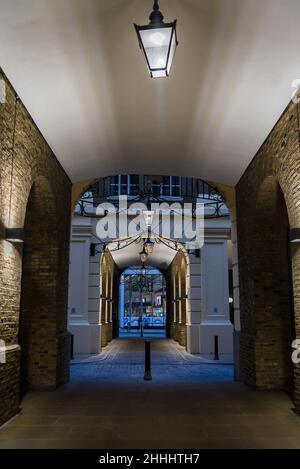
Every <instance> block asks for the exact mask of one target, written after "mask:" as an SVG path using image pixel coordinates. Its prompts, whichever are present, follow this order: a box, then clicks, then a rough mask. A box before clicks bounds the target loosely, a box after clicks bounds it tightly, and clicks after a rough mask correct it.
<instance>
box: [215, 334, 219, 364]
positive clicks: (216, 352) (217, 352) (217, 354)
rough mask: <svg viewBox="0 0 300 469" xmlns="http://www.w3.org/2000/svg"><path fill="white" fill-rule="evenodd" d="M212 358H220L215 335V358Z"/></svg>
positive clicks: (217, 340)
mask: <svg viewBox="0 0 300 469" xmlns="http://www.w3.org/2000/svg"><path fill="white" fill-rule="evenodd" d="M214 360H220V358H219V337H218V336H217V335H215V358H214Z"/></svg>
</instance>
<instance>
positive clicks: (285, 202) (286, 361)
mask: <svg viewBox="0 0 300 469" xmlns="http://www.w3.org/2000/svg"><path fill="white" fill-rule="evenodd" d="M298 115H299V113H298V109H297V105H295V104H293V103H290V105H289V106H288V107H287V109H286V110H285V112H284V113H283V115H282V116H281V118H280V119H279V121H278V122H277V124H276V125H275V127H274V129H273V130H272V131H271V133H270V134H269V136H268V138H267V139H266V141H265V142H264V144H263V145H262V147H261V148H260V150H259V151H258V153H257V155H256V156H255V158H254V159H253V161H252V162H251V164H250V166H249V167H248V169H247V170H246V172H245V173H244V175H243V177H242V178H241V180H240V181H239V183H238V184H237V187H236V193H237V225H238V249H239V273H240V314H241V334H240V360H241V363H240V365H241V366H240V369H241V379H242V380H243V381H245V382H246V383H249V384H251V385H253V386H256V387H258V388H283V387H287V386H289V384H290V381H291V379H292V378H293V377H292V375H293V371H294V378H293V382H294V390H295V401H296V405H297V407H298V408H299V407H300V393H299V389H300V367H299V366H297V367H294V370H293V369H292V363H291V340H292V335H293V332H292V330H293V326H295V330H296V336H297V338H300V247H299V246H291V245H289V242H288V230H289V228H294V227H300V152H299V133H298V129H299V122H298ZM290 262H291V270H292V272H291V274H292V275H291V276H292V281H289V277H290V273H289V270H290V269H289V264H290ZM292 291H294V295H293V293H292ZM293 302H294V315H295V317H294V318H293V319H292V320H291V310H292V303H293Z"/></svg>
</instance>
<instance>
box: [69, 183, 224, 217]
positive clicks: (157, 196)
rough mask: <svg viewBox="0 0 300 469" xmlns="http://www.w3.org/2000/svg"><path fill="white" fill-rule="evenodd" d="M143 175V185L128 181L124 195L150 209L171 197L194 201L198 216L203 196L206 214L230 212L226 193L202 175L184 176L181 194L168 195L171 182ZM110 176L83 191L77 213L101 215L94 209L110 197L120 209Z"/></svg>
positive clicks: (222, 215)
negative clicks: (198, 208) (197, 177)
mask: <svg viewBox="0 0 300 469" xmlns="http://www.w3.org/2000/svg"><path fill="white" fill-rule="evenodd" d="M144 178H145V184H144V185H143V186H140V187H139V186H138V185H137V184H134V185H132V186H131V185H130V184H129V185H128V190H127V193H126V194H124V192H122V194H123V195H127V196H128V201H129V202H130V203H136V202H141V203H144V204H145V205H146V206H147V209H149V210H150V209H151V204H153V203H164V202H172V201H176V202H177V203H180V204H184V203H192V204H193V205H194V207H193V216H195V211H196V202H197V200H200V201H201V202H202V203H203V204H204V207H205V218H221V217H227V216H228V209H227V206H226V202H225V199H224V198H223V196H222V195H221V194H220V193H219V192H218V190H217V189H216V188H214V187H212V186H211V185H210V184H208V183H207V182H205V181H203V180H201V179H192V178H182V182H181V190H180V191H178V192H180V193H181V195H178V196H177V195H175V196H174V195H169V194H171V192H172V191H171V188H170V186H169V185H166V184H164V182H160V183H157V182H156V181H153V179H152V178H151V177H146V176H145V177H144ZM109 179H110V178H106V179H105V180H102V181H101V183H100V182H98V183H96V184H94V186H92V187H91V188H90V189H89V190H88V191H87V192H85V194H83V196H82V197H81V198H80V200H79V201H78V203H77V205H76V208H75V213H76V215H79V216H83V217H91V218H93V217H96V218H99V216H98V215H96V213H93V212H95V210H94V208H95V207H97V206H98V205H100V204H102V203H104V202H107V201H108V202H110V203H111V204H113V205H114V206H115V207H116V214H117V215H118V214H119V213H121V212H120V211H119V210H118V209H119V199H118V198H117V194H114V195H111V192H110V188H109V185H107V184H106V181H109ZM124 186H125V184H124ZM125 187H126V186H125ZM178 187H179V186H178ZM166 189H167V190H166ZM105 215H106V213H104V215H103V216H105Z"/></svg>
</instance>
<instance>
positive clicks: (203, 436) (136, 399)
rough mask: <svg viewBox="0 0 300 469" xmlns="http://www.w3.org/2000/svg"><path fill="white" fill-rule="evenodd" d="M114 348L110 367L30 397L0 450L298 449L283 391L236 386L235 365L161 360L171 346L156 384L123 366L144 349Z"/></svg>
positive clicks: (2, 436)
mask: <svg viewBox="0 0 300 469" xmlns="http://www.w3.org/2000/svg"><path fill="white" fill-rule="evenodd" d="M169 345H170V344H169ZM115 346H117V347H120V349H119V352H118V353H114V355H111V361H110V360H109V354H107V359H106V360H105V361H104V362H98V363H97V362H95V363H84V364H82V363H81V364H75V365H72V381H71V382H70V383H69V384H68V385H66V386H64V387H62V388H60V389H58V390H57V391H54V392H41V391H31V392H30V393H28V394H27V395H26V397H25V399H24V401H23V402H22V411H21V413H20V414H19V415H18V416H17V417H16V418H15V419H14V420H13V421H11V422H10V423H9V424H8V425H6V426H5V427H2V428H1V429H0V448H99V449H102V448H104V449H111V448H182V449H183V448H300V419H299V417H297V416H296V415H295V414H294V413H293V411H292V406H293V405H292V402H291V400H290V399H289V397H288V396H287V395H286V394H285V393H280V392H257V391H254V390H252V389H249V388H247V387H246V386H244V385H242V384H240V383H237V382H233V381H231V379H232V367H231V366H230V365H222V364H220V365H210V364H201V363H200V364H194V363H189V362H186V363H185V364H181V363H179V364H176V363H173V364H172V363H166V361H165V362H163V359H162V356H160V355H164V353H170V355H172V354H173V353H174V352H170V349H169V347H168V343H167V342H161V343H160V344H156V345H155V346H154V349H155V348H156V352H157V357H156V360H154V364H153V378H154V379H153V381H151V382H144V381H143V379H142V372H143V366H142V363H138V360H139V359H137V357H136V358H135V362H133V361H132V362H131V363H127V364H125V363H123V364H122V360H123V359H124V355H123V353H127V354H129V353H130V350H131V353H137V354H138V355H139V354H140V355H141V352H142V350H139V347H142V343H140V345H138V344H137V343H135V344H133V343H131V341H130V342H128V343H127V345H126V343H119V342H118V343H117V344H115ZM121 350H123V353H122V351H121ZM133 350H135V352H133ZM168 350H169V352H168ZM127 358H128V357H127ZM172 360H174V356H173V358H172ZM180 360H181V358H180ZM155 361H156V363H155ZM225 370H227V371H225ZM230 370H231V371H230ZM213 373H214V374H213ZM209 376H211V381H209Z"/></svg>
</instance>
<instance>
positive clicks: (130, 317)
mask: <svg viewBox="0 0 300 469" xmlns="http://www.w3.org/2000/svg"><path fill="white" fill-rule="evenodd" d="M168 309H169V308H168V305H167V295H166V279H165V274H164V273H163V272H162V271H160V270H158V269H155V268H152V267H147V268H146V267H144V268H138V267H134V266H133V267H129V268H127V269H125V270H124V271H123V272H122V275H121V277H120V282H119V317H118V326H119V327H118V337H124V338H129V337H147V338H150V337H156V338H158V337H159V338H162V337H167V336H169V331H167V328H166V326H167V322H168V321H167V314H168Z"/></svg>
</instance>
